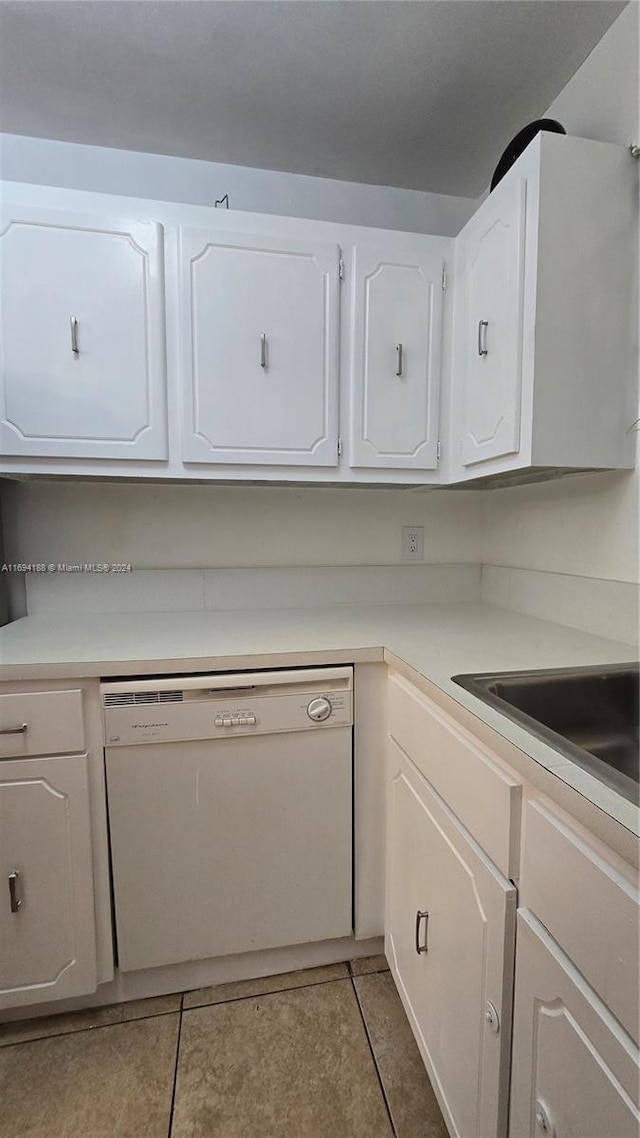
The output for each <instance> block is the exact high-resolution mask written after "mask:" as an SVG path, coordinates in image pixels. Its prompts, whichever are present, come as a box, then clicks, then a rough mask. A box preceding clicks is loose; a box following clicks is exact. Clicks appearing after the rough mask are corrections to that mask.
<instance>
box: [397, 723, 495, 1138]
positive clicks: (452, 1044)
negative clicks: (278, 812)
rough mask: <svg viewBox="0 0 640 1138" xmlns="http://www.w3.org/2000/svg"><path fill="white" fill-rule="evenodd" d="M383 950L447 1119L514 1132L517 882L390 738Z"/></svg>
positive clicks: (479, 1133) (479, 1136)
mask: <svg viewBox="0 0 640 1138" xmlns="http://www.w3.org/2000/svg"><path fill="white" fill-rule="evenodd" d="M390 747H391V772H390V781H389V797H388V831H387V850H388V859H387V912H386V935H385V948H386V953H387V957H388V960H389V964H390V967H391V971H392V973H393V976H394V979H395V981H396V985H397V987H398V990H399V992H400V996H401V998H402V1001H403V1003H404V1006H405V1009H406V1012H407V1015H408V1017H409V1020H410V1023H411V1026H412V1028H413V1032H414V1034H415V1037H416V1040H417V1042H418V1046H419V1048H420V1051H421V1054H422V1057H423V1059H424V1062H425V1065H426V1067H427V1070H428V1072H429V1075H430V1077H431V1081H432V1083H433V1086H434V1089H435V1091H436V1094H437V1096H438V1099H439V1102H440V1106H441V1108H442V1111H443V1114H444V1117H445V1120H446V1122H447V1126H448V1127H449V1130H450V1133H451V1134H452V1135H456V1136H459V1138H497V1136H501V1135H505V1134H506V1130H507V1102H508V1079H509V1041H510V1016H511V982H512V961H513V938H514V921H515V907H516V890H515V888H514V886H513V885H512V884H511V883H510V882H509V881H508V880H507V879H506V878H505V877H503V876H502V874H501V873H499V872H498V870H497V869H496V868H495V867H494V866H493V865H492V863H491V862H490V861H489V860H488V858H487V857H486V856H485V855H484V854H483V852H482V850H481V849H480V847H479V846H478V845H477V844H476V842H474V840H473V839H472V838H471V837H470V835H469V834H468V833H467V831H466V830H465V829H464V828H463V827H462V826H461V825H460V823H459V822H458V821H457V819H456V818H455V816H454V815H453V814H452V813H451V811H450V810H449V809H448V808H447V807H446V805H445V804H444V802H443V801H442V799H441V798H440V797H439V796H438V795H437V794H436V793H435V792H434V791H433V790H432V788H431V787H430V785H429V784H428V782H427V781H426V780H425V779H424V778H422V776H421V775H420V773H419V772H418V771H417V769H416V768H415V767H414V765H413V763H412V762H411V761H410V759H409V758H408V757H407V755H406V754H405V753H404V752H403V751H402V750H401V748H400V747H398V746H397V744H396V743H395V742H394V741H393V740H391V742H390Z"/></svg>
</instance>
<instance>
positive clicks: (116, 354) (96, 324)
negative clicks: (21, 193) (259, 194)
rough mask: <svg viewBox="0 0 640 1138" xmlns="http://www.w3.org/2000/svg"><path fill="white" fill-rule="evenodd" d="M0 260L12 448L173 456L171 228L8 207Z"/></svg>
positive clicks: (8, 445)
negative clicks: (168, 353) (169, 417)
mask: <svg viewBox="0 0 640 1138" xmlns="http://www.w3.org/2000/svg"><path fill="white" fill-rule="evenodd" d="M0 265H1V271H0V289H1V296H0V312H1V316H0V322H1V335H0V374H1V376H2V383H1V384H0V453H2V454H3V455H15V456H20V455H25V456H27V455H28V456H32V457H45V458H46V457H51V458H54V457H64V458H74V459H77V458H84V459H123V460H125V459H130V458H134V459H161V458H166V456H167V439H166V394H165V346H164V282H163V229H162V226H161V225H158V224H156V223H154V222H151V221H131V220H126V219H118V218H115V217H112V216H104V215H98V214H96V215H91V216H89V215H81V214H74V213H63V212H58V211H51V210H41V209H35V208H24V209H22V208H21V209H7V208H5V209H3V211H2V215H1V221H0Z"/></svg>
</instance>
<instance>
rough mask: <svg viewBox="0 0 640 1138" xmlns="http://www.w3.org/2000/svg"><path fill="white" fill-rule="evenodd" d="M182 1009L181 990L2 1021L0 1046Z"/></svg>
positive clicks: (0, 1025)
mask: <svg viewBox="0 0 640 1138" xmlns="http://www.w3.org/2000/svg"><path fill="white" fill-rule="evenodd" d="M179 1010H180V993H177V994H176V995H172V996H155V997H153V998H152V999H149V1000H131V1001H129V1003H126V1004H109V1005H107V1006H106V1007H103V1008H89V1009H87V1010H86V1011H81V1012H67V1013H66V1014H64V1015H55V1016H40V1017H38V1019H23V1020H18V1021H16V1022H14V1023H2V1024H0V1047H8V1046H9V1045H10V1044H12V1043H24V1042H25V1041H26V1040H29V1039H44V1038H46V1037H47V1036H50V1035H68V1034H69V1033H70V1032H72V1031H86V1030H87V1029H88V1028H92V1027H106V1026H107V1025H108V1024H112V1023H123V1022H126V1021H127V1020H131V1019H144V1018H145V1017H147V1016H157V1015H165V1014H166V1013H167V1012H177V1011H179Z"/></svg>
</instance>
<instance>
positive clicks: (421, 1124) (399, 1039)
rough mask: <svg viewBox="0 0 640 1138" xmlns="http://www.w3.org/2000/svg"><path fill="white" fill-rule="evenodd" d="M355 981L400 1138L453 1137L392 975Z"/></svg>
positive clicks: (386, 973) (377, 975)
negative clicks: (449, 1134) (450, 1135)
mask: <svg viewBox="0 0 640 1138" xmlns="http://www.w3.org/2000/svg"><path fill="white" fill-rule="evenodd" d="M354 984H355V987H356V991H357V993H358V999H359V1001H360V1006H361V1008H362V1014H363V1016H364V1019H365V1023H366V1025H367V1030H368V1032H369V1038H370V1039H371V1045H372V1047H373V1052H374V1055H375V1058H376V1064H377V1067H378V1071H379V1073H380V1078H381V1079H382V1085H383V1087H384V1091H385V1094H386V1096H387V1103H388V1104H389V1109H390V1111H391V1117H392V1119H393V1125H394V1127H395V1130H396V1134H397V1138H448V1131H447V1128H446V1126H445V1124H444V1119H443V1117H442V1114H441V1113H440V1107H439V1106H438V1103H437V1100H436V1097H435V1095H434V1093H433V1089H432V1087H431V1083H430V1082H429V1079H428V1077H427V1073H426V1071H425V1069H424V1065H423V1062H422V1059H421V1058H420V1053H419V1051H418V1048H417V1045H416V1042H415V1040H414V1038H413V1033H412V1031H411V1028H410V1027H409V1023H408V1020H407V1017H406V1015H405V1011H404V1008H403V1006H402V1003H401V1000H400V997H399V995H398V993H397V991H396V988H395V984H394V982H393V977H392V976H391V973H390V972H379V973H377V974H376V975H369V976H360V977H358V978H357V979H356V980H354Z"/></svg>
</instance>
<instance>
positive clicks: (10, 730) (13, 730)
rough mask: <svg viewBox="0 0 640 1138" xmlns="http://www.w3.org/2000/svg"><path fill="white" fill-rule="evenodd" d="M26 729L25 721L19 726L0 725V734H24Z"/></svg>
mask: <svg viewBox="0 0 640 1138" xmlns="http://www.w3.org/2000/svg"><path fill="white" fill-rule="evenodd" d="M26 730H27V724H26V723H23V724H22V726H21V727H0V735H24V733H25V731H26Z"/></svg>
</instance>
